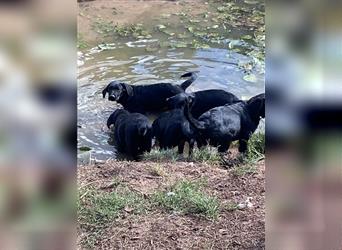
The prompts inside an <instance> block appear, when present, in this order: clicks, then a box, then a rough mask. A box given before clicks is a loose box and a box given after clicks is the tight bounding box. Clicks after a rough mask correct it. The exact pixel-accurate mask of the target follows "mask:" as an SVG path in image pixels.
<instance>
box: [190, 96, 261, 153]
mask: <svg viewBox="0 0 342 250" xmlns="http://www.w3.org/2000/svg"><path fill="white" fill-rule="evenodd" d="M260 117H263V118H264V117H265V94H259V95H257V96H254V97H252V98H251V99H249V100H248V101H247V102H244V101H240V102H238V103H234V104H231V105H229V104H227V105H224V106H221V107H217V108H213V109H211V110H209V111H207V112H206V113H204V114H203V115H201V116H200V117H199V119H198V120H196V119H194V118H193V117H192V116H191V115H190V116H188V119H189V121H190V122H191V124H192V125H193V126H194V127H196V128H197V129H198V131H199V134H200V135H199V136H198V138H197V143H198V146H199V147H201V146H203V145H204V144H206V143H207V142H209V144H210V145H212V146H217V147H218V150H219V152H225V151H227V150H228V148H229V146H230V143H231V142H232V141H235V140H239V151H240V152H242V153H244V152H246V150H247V142H248V140H249V138H250V136H251V135H252V133H254V131H255V130H256V128H257V127H258V124H259V121H260Z"/></svg>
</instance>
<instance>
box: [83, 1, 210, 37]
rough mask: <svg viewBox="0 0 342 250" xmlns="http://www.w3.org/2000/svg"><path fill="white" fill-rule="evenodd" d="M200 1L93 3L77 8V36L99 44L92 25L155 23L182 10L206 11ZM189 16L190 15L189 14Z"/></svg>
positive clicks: (205, 6)
mask: <svg viewBox="0 0 342 250" xmlns="http://www.w3.org/2000/svg"><path fill="white" fill-rule="evenodd" d="M204 3H205V1H203V0H182V1H139V0H130V1H125V0H112V1H104V0H95V1H90V2H82V3H79V4H78V19H77V23H78V33H79V34H82V36H83V38H84V39H85V40H86V41H87V42H90V43H95V42H99V41H103V39H104V38H103V34H100V33H98V32H96V30H95V29H94V26H93V25H94V23H95V22H96V21H98V22H101V21H105V22H107V23H114V24H117V25H123V26H125V25H130V24H137V23H142V24H145V25H149V24H151V23H156V20H158V17H160V16H166V17H168V15H171V14H174V13H177V12H181V11H182V10H184V8H185V7H186V8H187V9H188V10H191V13H192V14H198V13H200V12H201V11H205V10H206V9H207V5H206V4H204ZM189 14H190V13H189Z"/></svg>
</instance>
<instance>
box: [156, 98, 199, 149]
mask: <svg viewBox="0 0 342 250" xmlns="http://www.w3.org/2000/svg"><path fill="white" fill-rule="evenodd" d="M192 101H193V97H192V96H188V98H186V99H185V100H184V102H183V105H181V106H179V107H176V108H174V109H172V110H170V111H167V112H164V113H162V114H161V115H160V116H159V117H158V118H157V119H156V120H155V121H154V122H153V124H152V127H153V133H154V136H155V137H156V140H157V142H158V143H159V146H160V148H161V149H168V148H173V147H176V146H178V153H179V154H183V151H184V144H185V142H188V143H189V155H191V153H192V148H193V146H194V143H195V130H194V128H193V127H192V126H191V125H190V123H189V121H188V120H187V118H186V116H185V113H189V112H190V111H189V106H190V105H191V103H192Z"/></svg>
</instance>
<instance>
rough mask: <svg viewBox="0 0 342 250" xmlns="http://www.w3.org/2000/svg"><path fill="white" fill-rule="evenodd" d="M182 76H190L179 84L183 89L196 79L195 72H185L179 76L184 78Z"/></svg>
mask: <svg viewBox="0 0 342 250" xmlns="http://www.w3.org/2000/svg"><path fill="white" fill-rule="evenodd" d="M184 77H190V78H189V79H188V80H186V81H185V82H183V83H182V84H181V88H182V89H183V90H186V89H187V88H188V87H189V86H190V85H191V84H192V83H193V82H194V81H195V80H196V79H197V72H188V73H185V74H184V75H182V76H181V78H184Z"/></svg>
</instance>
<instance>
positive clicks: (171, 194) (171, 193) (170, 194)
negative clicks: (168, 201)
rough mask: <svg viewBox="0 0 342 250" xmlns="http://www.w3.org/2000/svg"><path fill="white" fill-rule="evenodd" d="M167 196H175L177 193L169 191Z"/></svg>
mask: <svg viewBox="0 0 342 250" xmlns="http://www.w3.org/2000/svg"><path fill="white" fill-rule="evenodd" d="M166 195H167V196H174V195H176V194H175V193H174V192H168V193H167V194H166Z"/></svg>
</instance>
